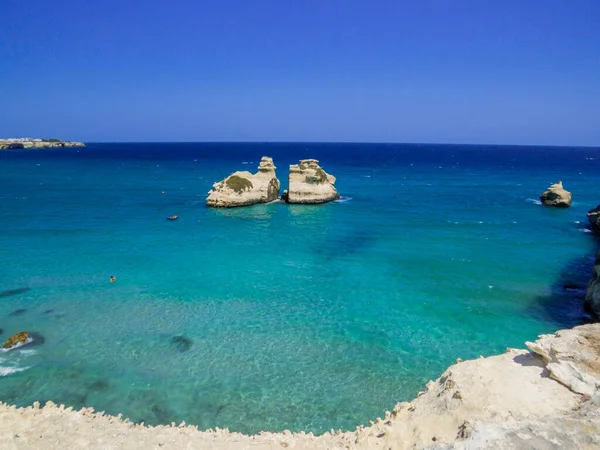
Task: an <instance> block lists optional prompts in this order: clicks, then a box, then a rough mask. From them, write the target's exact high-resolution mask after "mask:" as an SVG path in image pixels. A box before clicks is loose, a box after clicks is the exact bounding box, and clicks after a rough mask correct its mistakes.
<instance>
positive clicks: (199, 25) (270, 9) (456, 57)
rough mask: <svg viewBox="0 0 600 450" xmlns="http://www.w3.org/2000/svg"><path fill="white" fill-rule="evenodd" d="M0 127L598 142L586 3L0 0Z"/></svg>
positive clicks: (28, 131) (227, 136) (210, 137)
mask: <svg viewBox="0 0 600 450" xmlns="http://www.w3.org/2000/svg"><path fill="white" fill-rule="evenodd" d="M0 23H1V26H0V103H1V107H0V136H25V135H26V136H41V137H58V138H63V139H80V140H85V141H88V142H91V141H360V142H431V143H435V142H448V143H501V144H549V145H595V146H600V0H589V1H586V0H571V1H569V0H564V1H555V0H518V1H512V0H508V1H507V0H502V1H500V0H498V1H491V0H490V1H486V0H473V1H462V0H439V1H427V0H412V1H401V0H396V1H377V0H373V1H366V0H365V1H362V0H354V1H352V0H348V1H339V0H305V1H301V0H298V1H291V0H279V1H275V0H237V1H233V0H215V1H202V0H169V1H167V0H0Z"/></svg>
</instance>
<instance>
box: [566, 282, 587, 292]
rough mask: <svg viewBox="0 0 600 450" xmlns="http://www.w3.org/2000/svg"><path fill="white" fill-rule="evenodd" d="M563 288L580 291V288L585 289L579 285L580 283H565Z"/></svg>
mask: <svg viewBox="0 0 600 450" xmlns="http://www.w3.org/2000/svg"><path fill="white" fill-rule="evenodd" d="M563 289H564V290H565V291H578V290H580V289H583V287H582V286H579V285H578V284H564V285H563Z"/></svg>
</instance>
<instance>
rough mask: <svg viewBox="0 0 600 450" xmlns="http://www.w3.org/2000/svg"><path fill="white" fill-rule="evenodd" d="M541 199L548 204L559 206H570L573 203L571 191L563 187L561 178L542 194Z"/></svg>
mask: <svg viewBox="0 0 600 450" xmlns="http://www.w3.org/2000/svg"><path fill="white" fill-rule="evenodd" d="M540 200H541V201H542V203H543V204H544V205H546V206H556V207H557V208H568V207H569V206H571V203H573V201H572V200H571V193H570V192H569V191H566V190H565V189H564V188H563V185H562V181H560V180H559V181H558V182H557V183H556V184H553V185H552V186H550V187H549V188H548V190H547V191H545V192H544V193H543V194H542V195H540Z"/></svg>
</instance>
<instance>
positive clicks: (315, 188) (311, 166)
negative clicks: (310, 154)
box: [286, 159, 340, 203]
mask: <svg viewBox="0 0 600 450" xmlns="http://www.w3.org/2000/svg"><path fill="white" fill-rule="evenodd" d="M289 183H290V186H289V190H288V193H287V200H286V201H287V202H288V203H325V202H330V201H332V200H336V199H338V198H339V197H340V196H339V194H338V192H337V190H336V189H335V187H334V186H333V185H334V184H335V177H334V176H333V175H329V174H328V173H327V172H325V171H324V170H323V169H322V168H321V166H319V161H317V160H316V159H303V160H301V161H300V163H299V164H293V165H291V166H290V176H289Z"/></svg>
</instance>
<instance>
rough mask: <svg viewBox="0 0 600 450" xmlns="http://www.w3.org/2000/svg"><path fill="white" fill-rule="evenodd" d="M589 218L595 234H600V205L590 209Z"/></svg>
mask: <svg viewBox="0 0 600 450" xmlns="http://www.w3.org/2000/svg"><path fill="white" fill-rule="evenodd" d="M587 218H588V220H589V222H590V225H591V226H592V230H594V232H596V233H598V234H600V205H598V206H596V207H595V208H594V209H590V210H589V211H588V213H587Z"/></svg>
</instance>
